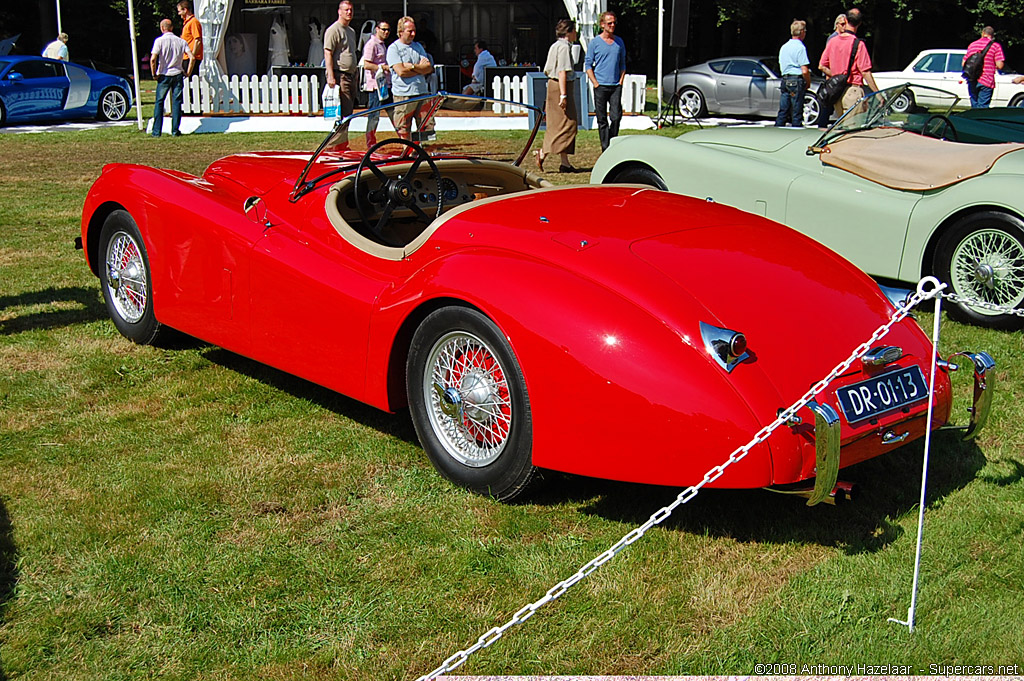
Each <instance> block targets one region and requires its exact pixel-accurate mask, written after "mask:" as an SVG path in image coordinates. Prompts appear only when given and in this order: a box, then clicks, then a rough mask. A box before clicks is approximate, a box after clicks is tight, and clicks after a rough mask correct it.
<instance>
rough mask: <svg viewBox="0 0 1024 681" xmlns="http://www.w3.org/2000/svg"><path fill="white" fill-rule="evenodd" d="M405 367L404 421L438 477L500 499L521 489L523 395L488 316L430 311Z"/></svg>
mask: <svg viewBox="0 0 1024 681" xmlns="http://www.w3.org/2000/svg"><path fill="white" fill-rule="evenodd" d="M406 369H407V372H406V386H407V389H408V391H409V392H408V395H409V407H410V411H411V412H412V422H413V425H414V426H415V427H416V434H417V435H418V436H419V439H420V443H422V445H423V449H424V450H425V451H426V453H427V456H428V457H429V458H430V461H431V463H433V464H434V467H435V468H437V470H438V471H439V472H440V473H441V475H443V476H444V477H446V478H447V479H449V480H451V481H452V482H454V483H456V484H458V485H461V486H463V487H466V488H468V489H470V490H472V491H473V492H476V493H477V494H482V495H486V496H491V497H494V498H495V499H498V500H500V501H508V500H510V499H512V498H514V497H516V496H518V495H520V494H522V493H523V492H524V491H525V490H526V489H527V487H528V486H529V485H530V483H531V482H532V481H533V480H534V478H535V476H536V474H537V469H536V468H535V467H534V466H533V454H532V451H533V420H532V418H531V416H530V398H529V395H528V394H527V392H526V381H525V380H524V379H523V373H522V370H521V369H520V367H519V362H518V361H516V358H515V355H514V354H513V353H512V349H511V348H510V347H509V345H508V342H507V341H506V340H505V337H504V335H503V334H502V332H501V330H500V329H498V327H497V326H496V325H495V324H494V322H492V321H491V320H490V319H488V318H487V317H486V316H484V315H483V314H481V313H480V312H478V311H476V310H472V309H469V308H463V307H446V308H442V309H440V310H436V311H434V312H432V313H431V314H430V315H428V316H427V318H426V319H424V320H423V323H422V324H420V326H419V328H418V329H416V333H415V335H414V336H413V339H412V346H411V347H410V349H409V358H408V362H407V366H406ZM481 405H488V406H487V407H486V408H484V407H482V406H481Z"/></svg>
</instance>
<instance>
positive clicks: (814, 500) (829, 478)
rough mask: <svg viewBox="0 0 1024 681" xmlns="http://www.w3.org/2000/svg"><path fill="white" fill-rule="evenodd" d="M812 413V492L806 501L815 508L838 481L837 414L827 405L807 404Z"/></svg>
mask: <svg viewBox="0 0 1024 681" xmlns="http://www.w3.org/2000/svg"><path fill="white" fill-rule="evenodd" d="M807 408H808V409H810V410H811V411H812V412H814V458H815V467H814V492H813V493H812V494H811V496H810V498H809V499H808V500H807V505H808V506H815V505H817V504H820V503H821V502H823V501H825V500H827V499H828V498H829V495H830V494H831V493H832V490H833V489H835V486H836V480H838V479H839V446H840V437H839V436H840V432H839V430H840V426H839V414H837V413H836V410H835V409H833V408H832V407H831V406H829V405H827V404H818V403H817V402H815V401H814V400H811V401H810V402H808V403H807Z"/></svg>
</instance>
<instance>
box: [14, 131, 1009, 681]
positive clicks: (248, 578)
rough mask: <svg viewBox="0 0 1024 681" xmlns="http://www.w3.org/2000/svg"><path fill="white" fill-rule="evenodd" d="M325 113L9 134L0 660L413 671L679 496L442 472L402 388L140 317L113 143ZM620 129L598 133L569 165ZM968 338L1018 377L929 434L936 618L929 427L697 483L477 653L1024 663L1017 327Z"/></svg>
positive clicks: (667, 663)
mask: <svg viewBox="0 0 1024 681" xmlns="http://www.w3.org/2000/svg"><path fill="white" fill-rule="evenodd" d="M677 132H678V131H677ZM517 135H520V133H494V134H493V135H484V136H483V137H482V139H484V140H490V141H491V142H492V143H494V144H500V143H503V142H505V141H511V142H514V141H515V140H516V136H517ZM319 140H320V136H319V135H317V134H233V135H193V136H186V137H184V138H180V139H169V138H164V139H162V140H159V141H157V140H151V139H149V138H148V137H146V136H144V135H143V134H141V133H139V132H138V131H136V130H135V129H134V128H133V127H125V128H109V129H102V130H96V131H88V132H75V133H71V132H60V133H45V134H25V135H0V145H2V149H3V158H4V163H3V168H2V170H0V679H3V678H11V679H15V678H19V679H20V678H24V679H33V680H34V679H61V680H67V679H136V678H138V679H143V678H154V677H156V678H167V679H252V678H261V679H339V678H341V679H409V678H415V677H416V676H418V675H420V674H422V673H425V672H427V671H430V670H431V669H433V668H434V667H436V666H437V665H438V664H439V663H440V662H441V661H442V660H443V659H444V658H446V657H447V656H448V655H449V654H451V653H453V652H455V651H457V650H459V649H462V648H465V647H468V646H469V645H471V644H472V643H474V642H475V641H476V639H477V637H478V636H480V635H481V634H482V633H484V632H485V631H487V630H488V629H490V628H491V627H493V626H497V625H500V624H503V623H504V622H506V621H507V620H508V619H509V617H510V616H511V615H512V614H513V613H514V612H515V611H516V610H518V609H519V608H520V607H521V606H523V605H525V604H527V603H529V602H531V601H534V600H536V599H537V598H539V597H540V596H542V595H543V594H544V592H545V591H546V590H547V589H548V588H550V587H551V586H553V585H554V584H555V583H557V582H558V581H560V580H561V579H563V578H565V577H567V576H569V575H571V574H572V573H574V572H575V571H576V570H577V569H578V568H579V567H580V566H581V565H583V564H584V563H586V562H587V561H589V560H590V559H591V558H593V557H594V556H595V555H597V554H598V553H600V552H601V551H603V550H605V549H606V548H607V547H608V546H610V545H611V544H613V543H614V542H615V541H617V540H618V539H619V538H620V537H621V536H622V535H624V534H625V533H626V532H628V531H630V530H631V529H632V528H634V527H635V526H636V525H638V524H640V523H642V522H643V521H645V520H646V519H647V518H648V516H649V515H650V514H651V513H652V512H654V511H655V510H657V509H658V508H660V507H661V506H663V505H665V504H666V503H668V502H670V501H671V500H672V499H673V498H674V497H675V495H676V494H677V493H678V490H675V489H666V488H656V487H644V486H638V485H627V484H618V483H612V482H602V481H595V480H588V479H581V478H575V477H568V476H551V477H552V479H551V480H550V482H549V484H548V485H547V486H546V487H545V488H544V489H543V490H542V491H540V492H539V493H537V494H536V495H534V496H532V497H530V498H528V499H527V500H526V501H524V502H523V503H517V504H512V505H505V504H500V503H495V502H493V501H490V500H488V499H484V498H481V497H478V496H474V495H472V494H469V493H467V492H464V491H462V490H460V489H457V488H455V487H453V486H452V485H450V484H449V483H447V482H445V481H444V480H443V479H442V478H441V477H440V476H438V475H437V474H436V473H435V472H434V471H433V469H432V468H431V466H430V464H429V463H428V461H427V459H426V456H425V455H424V454H423V452H422V451H421V450H420V448H419V446H418V444H417V442H416V439H415V435H414V432H413V428H412V425H411V422H410V420H409V417H408V415H407V414H397V415H389V414H385V413H381V412H378V411H376V410H374V409H372V408H369V407H366V406H364V405H361V404H359V403H356V402H353V401H351V400H349V399H346V398H344V397H342V396H340V395H337V394H335V393H332V392H330V391H327V390H324V389H322V388H319V387H317V386H314V385H311V384H309V383H306V382H303V381H301V380H298V379H295V378H292V377H289V376H287V375H284V374H282V373H280V372H277V371H274V370H272V369H269V368H267V367H265V366H261V365H259V364H255V363H253V362H251V361H249V360H246V359H243V358H241V357H238V356H236V355H233V354H231V353H228V352H225V351H223V350H220V349H218V348H216V347H212V346H208V345H205V344H203V343H199V342H192V341H187V340H186V341H182V342H181V343H179V344H178V345H177V346H176V347H172V348H154V347H139V346H135V345H132V344H131V343H129V342H128V341H126V340H124V339H123V338H122V337H121V336H120V335H118V333H117V332H116V330H115V329H114V327H113V325H112V324H111V323H110V321H109V320H108V319H107V317H106V313H105V308H104V305H103V302H102V299H101V297H100V293H99V289H98V285H97V280H96V279H95V278H93V277H92V275H91V274H90V273H89V271H88V270H87V268H86V267H85V264H84V261H83V259H82V255H81V253H80V252H78V251H75V250H74V249H73V247H72V240H73V239H74V237H75V236H76V235H78V233H79V218H80V212H81V206H82V202H83V199H84V197H85V194H86V192H87V190H88V188H89V186H90V184H91V182H92V181H93V180H94V179H95V178H96V177H97V175H98V174H99V172H100V169H101V167H102V166H103V164H104V163H108V162H115V161H122V162H123V161H131V162H138V163H145V164H153V165H159V166H164V167H170V168H176V169H179V170H184V171H188V172H193V173H197V172H201V171H202V169H203V168H205V167H206V165H208V164H209V162H210V161H212V160H213V159H215V158H217V157H219V156H221V155H224V154H226V153H230V152H233V151H240V150H254V149H280V148H307V149H308V148H313V147H314V146H315V145H316V144H317V143H318V142H319ZM598 150H599V145H598V143H597V138H596V133H593V132H588V133H583V134H581V136H580V151H579V153H578V154H577V158H576V162H577V164H578V165H580V166H581V167H584V168H589V167H590V166H591V165H592V163H593V160H594V159H595V158H596V157H597V152H598ZM549 177H550V178H551V179H552V180H554V181H557V182H571V181H575V182H583V181H586V178H587V176H586V175H576V176H569V175H565V176H560V175H558V174H550V175H549ZM638 219H642V216H638ZM765 304H778V305H780V308H783V307H784V306H785V302H784V301H765ZM830 313H835V314H841V311H840V310H835V311H830ZM780 314H787V315H788V314H791V312H790V311H789V310H788V309H780ZM929 319H930V317H929V315H927V314H924V315H922V319H921V321H922V323H923V324H925V325H926V327H927V328H930V322H929ZM794 322H795V323H797V324H800V323H806V324H814V323H822V320H820V319H805V320H794ZM861 340H863V339H850V341H851V349H852V347H853V346H854V345H855V344H856V343H859V342H860V341H861ZM956 349H986V350H988V351H990V352H991V354H992V355H993V356H994V357H995V358H996V360H997V361H998V363H999V370H998V374H997V376H998V384H999V393H998V394H997V397H996V402H995V406H994V412H993V415H992V418H991V419H990V422H989V426H988V428H987V430H986V431H984V432H983V434H982V436H981V437H980V438H979V439H978V440H977V441H976V442H974V443H971V444H962V443H959V442H958V441H957V440H956V439H955V438H954V437H952V436H950V434H941V435H939V436H938V437H937V438H936V443H935V447H934V451H933V453H932V469H931V478H930V493H929V504H928V509H927V514H926V538H925V551H924V558H923V565H922V585H921V590H920V599H919V610H918V621H917V624H918V629H917V631H916V632H915V633H914V634H913V635H911V634H909V633H908V632H907V631H906V629H905V628H903V627H899V626H897V625H894V624H891V623H889V622H887V621H886V619H887V618H888V617H898V618H904V617H905V616H906V608H907V606H908V604H909V598H910V587H911V570H912V567H913V560H914V542H915V537H916V526H917V500H918V490H919V487H918V485H919V478H920V467H921V458H922V450H921V447H920V445H911V446H909V447H906V448H903V449H901V450H898V451H895V452H893V453H892V454H891V455H888V456H886V457H883V458H880V459H875V460H872V461H869V462H866V463H864V464H861V465H859V466H857V467H855V468H853V469H851V470H849V471H847V472H844V474H843V477H844V478H847V479H853V480H856V481H858V482H860V483H861V484H862V485H863V486H864V494H863V497H862V499H861V500H860V501H858V502H857V503H855V504H854V505H851V506H845V507H844V506H839V507H827V506H822V507H816V508H807V507H805V506H804V505H803V504H802V502H801V501H800V500H798V499H795V498H790V497H783V496H778V495H773V494H770V493H767V492H761V491H741V492H735V491H708V492H705V493H702V494H700V495H699V496H698V497H697V498H696V499H695V500H694V501H693V502H692V503H690V504H687V505H686V506H683V507H682V508H681V509H679V510H678V511H677V512H676V513H675V514H674V515H673V517H672V518H670V519H669V520H668V521H667V522H665V523H664V525H662V526H659V527H657V528H655V529H653V530H651V531H650V532H649V533H648V534H647V536H646V537H645V538H644V539H643V540H642V541H640V542H638V543H636V544H634V545H633V546H632V547H630V548H629V549H628V550H626V551H625V552H624V553H622V554H621V555H620V556H619V557H617V558H616V559H615V560H613V561H611V562H610V563H609V564H607V565H606V566H605V567H603V568H602V569H601V570H599V571H598V572H597V573H595V574H594V575H592V576H591V577H590V578H588V579H586V580H584V581H583V582H582V583H581V584H579V585H578V586H577V587H575V588H574V589H572V590H570V591H569V592H568V593H567V594H566V595H565V596H564V597H563V598H562V599H560V600H558V601H556V602H555V603H553V604H551V605H549V606H547V607H545V608H544V609H542V610H541V611H540V612H539V613H538V614H537V615H536V616H535V617H533V618H532V619H531V620H530V621H528V622H527V623H525V624H523V625H522V626H520V627H515V628H513V629H512V630H511V631H510V632H509V633H508V634H507V635H506V636H505V638H503V639H502V640H500V641H499V642H497V643H496V644H495V645H494V646H492V647H491V648H488V649H486V650H484V651H482V652H480V653H478V654H476V655H474V656H473V657H471V658H470V660H469V662H468V663H467V664H466V665H465V666H464V667H462V668H460V670H459V672H460V673H468V674H470V673H471V674H735V675H746V674H751V673H753V672H754V671H755V665H757V664H759V663H768V662H780V663H795V664H797V665H803V664H821V665H840V664H841V665H856V664H886V663H888V664H900V665H912V669H911V673H920V672H924V673H927V672H928V671H929V667H928V665H930V664H945V665H949V664H992V665H999V664H1013V663H1017V664H1021V663H1024V642H1022V640H1024V639H1022V636H1021V633H1020V632H1021V631H1022V630H1024V548H1022V546H1024V481H1022V476H1024V456H1022V454H1021V450H1022V446H1024V414H1022V403H1024V400H1022V398H1024V395H1022V385H1024V381H1022V366H1024V346H1022V343H1021V334H1019V333H1003V332H992V331H985V330H981V329H976V328H971V327H966V326H961V325H958V324H955V323H952V322H947V323H945V324H944V348H943V350H944V352H950V351H953V350H956ZM956 380H957V383H958V388H960V392H961V400H960V403H959V404H958V412H959V413H960V418H961V420H963V406H964V403H963V399H962V394H963V393H965V391H966V390H967V388H968V386H967V383H966V381H967V380H969V379H968V377H966V376H962V375H960V376H957V377H956ZM666 445H667V446H672V447H677V448H678V449H679V451H680V453H681V454H685V453H686V452H687V443H686V442H685V441H681V442H672V443H666ZM632 454H633V453H631V452H623V456H624V457H628V456H631V455H632ZM724 454H725V453H723V455H724ZM1021 669H1024V667H1022V668H1021ZM795 671H796V673H800V671H801V669H800V668H799V667H798V668H797V669H795ZM854 673H856V670H854ZM993 673H995V671H993ZM1018 673H1020V671H1018Z"/></svg>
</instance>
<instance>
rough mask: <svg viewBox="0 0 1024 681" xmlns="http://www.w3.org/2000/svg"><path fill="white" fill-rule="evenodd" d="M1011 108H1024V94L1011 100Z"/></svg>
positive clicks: (1019, 94) (1017, 95)
mask: <svg viewBox="0 0 1024 681" xmlns="http://www.w3.org/2000/svg"><path fill="white" fill-rule="evenodd" d="M1010 106H1012V107H1024V92H1021V93H1018V94H1016V95H1014V96H1013V99H1011V100H1010Z"/></svg>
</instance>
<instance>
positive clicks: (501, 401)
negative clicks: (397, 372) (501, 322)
mask: <svg viewBox="0 0 1024 681" xmlns="http://www.w3.org/2000/svg"><path fill="white" fill-rule="evenodd" d="M426 369H427V370H426V371H424V373H423V384H422V390H423V398H424V402H425V403H426V405H427V414H428V418H429V420H430V426H431V428H432V430H433V431H434V434H435V435H436V436H437V438H438V440H439V441H440V443H441V445H442V446H443V447H444V449H445V451H446V452H447V453H448V454H449V455H450V456H451V457H452V458H454V459H455V460H456V461H458V462H459V463H461V464H463V465H465V466H468V467H471V468H481V467H483V466H488V465H490V464H492V463H494V462H495V461H497V460H498V458H499V457H500V456H501V454H502V452H503V451H504V450H505V445H506V444H507V443H508V441H509V437H510V434H511V432H512V419H513V413H512V396H511V394H510V391H509V385H508V381H507V379H506V372H505V369H504V368H503V367H502V366H501V363H500V362H499V360H498V357H497V355H496V353H495V352H494V351H493V350H492V349H491V347H490V346H488V345H487V343H485V342H484V341H483V340H481V339H480V338H478V337H477V336H475V335H473V334H471V333H467V332H465V331H453V332H450V333H447V334H445V335H443V336H442V337H441V338H439V339H438V340H437V342H436V343H435V344H434V346H433V347H432V348H431V350H430V354H429V356H428V359H427V363H426Z"/></svg>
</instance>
